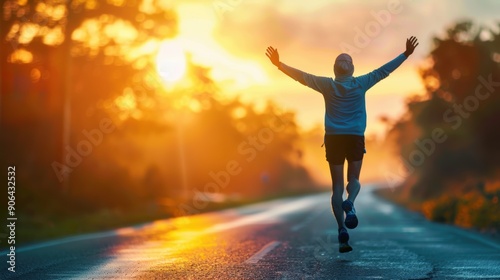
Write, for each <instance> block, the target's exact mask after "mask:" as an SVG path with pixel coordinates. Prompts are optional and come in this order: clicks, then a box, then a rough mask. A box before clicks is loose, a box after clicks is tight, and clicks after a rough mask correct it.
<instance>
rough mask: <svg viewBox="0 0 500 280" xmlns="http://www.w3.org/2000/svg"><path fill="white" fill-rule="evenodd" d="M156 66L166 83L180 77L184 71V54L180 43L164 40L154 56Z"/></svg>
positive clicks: (177, 79)
mask: <svg viewBox="0 0 500 280" xmlns="http://www.w3.org/2000/svg"><path fill="white" fill-rule="evenodd" d="M156 67H157V71H158V73H159V74H160V76H161V77H162V78H163V79H164V80H165V81H166V82H167V83H174V82H177V81H179V80H180V79H182V77H184V74H185V73H186V56H185V53H184V50H183V49H182V46H181V44H180V43H179V42H178V41H175V40H167V41H164V42H163V43H162V44H161V46H160V50H159V52H158V55H157V56H156Z"/></svg>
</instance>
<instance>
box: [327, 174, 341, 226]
mask: <svg viewBox="0 0 500 280" xmlns="http://www.w3.org/2000/svg"><path fill="white" fill-rule="evenodd" d="M330 174H331V176H332V200H331V203H332V210H333V214H334V215H335V219H337V224H338V226H339V228H342V227H344V210H343V209H342V200H343V198H342V195H343V193H344V165H343V164H342V165H333V164H330Z"/></svg>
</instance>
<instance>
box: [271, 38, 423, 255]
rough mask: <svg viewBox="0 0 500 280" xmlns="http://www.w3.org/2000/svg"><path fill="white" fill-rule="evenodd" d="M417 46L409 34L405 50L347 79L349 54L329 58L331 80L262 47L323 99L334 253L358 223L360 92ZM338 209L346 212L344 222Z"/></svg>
mask: <svg viewBox="0 0 500 280" xmlns="http://www.w3.org/2000/svg"><path fill="white" fill-rule="evenodd" d="M417 46H418V42H417V38H415V37H414V36H412V37H410V38H409V39H407V40H406V51H405V52H404V53H402V54H400V55H399V56H397V57H396V58H395V59H393V60H392V61H390V62H389V63H387V64H385V65H384V66H382V67H380V68H378V69H376V70H374V71H372V72H370V73H368V74H365V75H362V76H359V77H353V76H352V75H353V73H354V65H353V62H352V58H351V56H350V55H348V54H346V53H342V54H340V55H339V56H338V57H337V58H336V59H335V64H334V66H333V72H334V73H335V79H332V78H330V77H319V76H314V75H311V74H308V73H305V72H302V71H300V70H297V69H295V68H292V67H290V66H288V65H286V64H284V63H282V62H280V58H279V54H278V50H277V49H274V48H273V47H268V48H267V53H266V55H267V57H269V59H270V60H271V62H272V63H273V64H274V65H275V66H277V67H278V69H279V70H281V71H282V72H283V73H285V74H287V75H288V76H290V77H291V78H292V79H294V80H296V81H298V82H300V83H301V84H303V85H305V86H308V87H310V88H312V89H314V90H316V91H318V92H320V93H321V94H323V97H324V99H325V107H326V112H325V148H326V160H327V161H328V163H329V165H330V174H331V176H332V185H333V186H332V188H333V189H332V197H331V204H332V209H333V213H334V215H335V218H336V219H337V224H338V228H339V236H338V240H339V252H341V253H345V252H350V251H352V247H351V246H350V245H349V242H348V241H349V234H348V232H347V229H346V227H347V228H349V229H353V228H355V227H356V226H357V225H358V218H357V216H356V211H355V209H354V201H355V200H356V196H357V195H358V193H359V190H360V187H361V186H360V184H359V174H360V172H361V165H362V162H363V156H364V153H365V137H364V133H365V129H366V104H365V94H366V91H367V90H369V89H370V88H371V87H372V86H374V85H375V84H376V83H378V82H380V81H381V80H382V79H384V78H385V77H387V76H389V74H390V73H391V72H393V71H394V70H396V68H398V67H399V66H400V65H401V64H402V63H403V62H404V61H405V60H406V59H407V58H408V57H409V56H410V55H411V54H412V53H413V51H414V50H415V48H416V47H417ZM345 159H347V164H348V165H347V182H348V183H347V187H346V189H347V193H348V196H347V199H346V200H344V201H342V200H343V198H342V195H343V193H344V161H345ZM344 211H345V213H346V217H345V221H344Z"/></svg>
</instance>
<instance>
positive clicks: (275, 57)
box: [266, 47, 280, 67]
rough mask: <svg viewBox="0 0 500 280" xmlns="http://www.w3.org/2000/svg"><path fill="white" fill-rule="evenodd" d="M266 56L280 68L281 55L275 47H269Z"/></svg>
mask: <svg viewBox="0 0 500 280" xmlns="http://www.w3.org/2000/svg"><path fill="white" fill-rule="evenodd" d="M266 56H267V57H269V60H271V62H272V63H273V64H274V65H275V66H276V67H279V65H280V55H279V53H278V50H277V49H274V48H273V47H268V48H267V52H266Z"/></svg>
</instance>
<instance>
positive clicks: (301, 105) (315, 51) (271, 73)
mask: <svg viewBox="0 0 500 280" xmlns="http://www.w3.org/2000/svg"><path fill="white" fill-rule="evenodd" d="M163 3H164V5H165V6H169V7H171V6H174V7H175V8H176V10H177V11H178V15H179V36H178V38H177V39H176V41H177V42H178V43H179V44H180V45H181V46H182V48H183V49H184V50H185V51H186V52H188V53H189V54H190V55H192V58H193V60H194V62H196V63H198V64H202V65H206V66H209V67H211V68H212V72H211V74H212V77H213V78H214V79H215V80H216V81H217V82H218V83H219V84H220V85H222V88H223V90H224V92H225V94H227V95H229V96H239V97H240V98H241V99H242V100H245V101H249V102H253V103H255V104H257V105H258V106H260V105H262V104H265V102H266V101H267V100H273V101H275V102H277V103H278V104H279V105H280V106H282V107H283V108H285V109H290V110H294V111H296V112H297V116H298V121H299V123H300V124H301V125H302V126H303V127H305V128H308V127H312V126H314V125H315V124H318V123H321V124H322V122H323V116H324V115H323V114H324V103H323V98H322V96H321V95H320V94H319V93H316V92H314V91H313V90H311V89H309V88H307V87H304V86H302V85H300V84H298V83H297V82H295V81H293V80H291V79H290V78H288V77H287V76H285V75H284V74H283V73H281V72H280V71H278V70H277V69H276V68H275V67H274V66H273V65H272V64H270V63H269V61H268V59H267V57H266V56H265V55H264V52H265V49H266V47H267V46H268V45H272V46H274V47H276V48H278V50H279V51H280V56H281V60H282V62H285V63H287V64H288V65H290V66H293V67H296V68H298V69H301V70H303V71H306V72H309V73H311V74H315V75H320V76H332V75H333V73H332V72H333V71H332V65H333V61H334V59H335V57H336V56H337V55H338V54H339V53H341V52H342V51H345V47H346V46H347V45H350V46H353V47H355V48H356V49H351V50H350V51H348V52H350V53H351V55H352V56H353V59H354V64H355V73H354V75H355V76H357V75H362V74H365V73H367V72H369V71H371V70H373V69H375V68H377V67H379V66H381V65H383V64H384V63H386V62H387V61H389V60H391V59H393V58H394V57H396V56H397V55H398V54H400V53H401V52H403V51H404V47H405V39H406V38H407V37H409V36H411V35H415V36H417V37H418V38H419V39H420V45H419V47H418V48H417V50H416V52H415V53H414V55H413V56H412V57H411V58H410V59H409V60H407V61H406V62H405V63H404V64H403V65H402V66H401V67H400V68H399V69H398V70H396V71H395V72H394V73H393V74H392V75H391V76H390V77H389V78H387V79H386V80H384V81H382V82H380V83H379V84H378V85H376V86H375V87H374V88H372V89H371V90H370V91H369V92H368V94H367V110H368V129H367V134H372V133H378V134H380V133H382V132H383V129H384V127H383V125H382V124H381V123H380V122H379V121H378V119H379V118H380V117H381V116H384V115H385V116H390V117H397V116H398V115H400V114H401V113H402V112H403V111H404V101H405V98H407V97H408V96H410V95H412V94H415V93H419V94H421V93H422V92H423V88H422V85H421V84H420V80H419V76H418V71H417V67H418V65H419V64H421V63H422V60H423V58H425V56H426V54H427V53H428V52H429V51H430V49H431V37H432V36H433V35H436V34H440V33H442V30H443V29H444V28H446V27H447V26H449V25H450V24H452V23H453V22H455V21H456V20H459V19H463V18H466V17H467V18H471V19H473V20H475V21H478V22H480V23H485V24H489V23H491V22H492V20H493V19H495V18H496V15H495V14H494V12H493V11H494V10H498V9H495V8H499V7H500V5H499V4H497V3H498V2H495V1H482V2H481V3H482V5H481V6H479V5H477V4H476V5H474V3H477V2H474V1H472V0H470V1H466V0H463V1H452V0H446V1H431V0H422V1H418V3H417V2H416V1H409V0H408V1H403V0H401V1H397V0H383V1H382V0H381V1H370V2H368V1H361V0H357V1H331V0H328V1H327V0H314V1H307V2H302V1H294V0H276V1H272V2H270V1H264V0H255V1H250V0H238V1H237V0H216V1H203V0H190V1H189V0H188V1H186V0H183V1H173V2H172V1H166V2H163ZM377 18H378V20H377ZM358 30H361V31H358ZM367 30H368V31H367ZM360 32H363V34H365V35H366V38H365V41H364V42H363V41H361V40H358V41H356V40H357V39H359V37H360V36H357V35H359V34H360ZM369 32H371V33H369ZM366 39H367V40H366Z"/></svg>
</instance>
